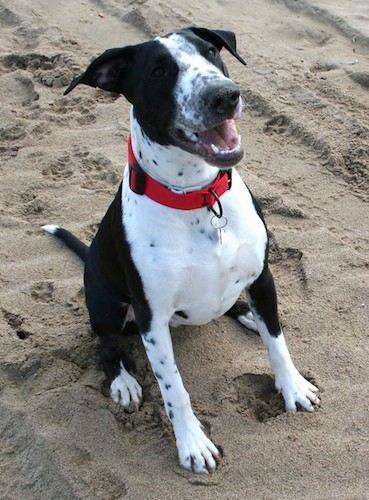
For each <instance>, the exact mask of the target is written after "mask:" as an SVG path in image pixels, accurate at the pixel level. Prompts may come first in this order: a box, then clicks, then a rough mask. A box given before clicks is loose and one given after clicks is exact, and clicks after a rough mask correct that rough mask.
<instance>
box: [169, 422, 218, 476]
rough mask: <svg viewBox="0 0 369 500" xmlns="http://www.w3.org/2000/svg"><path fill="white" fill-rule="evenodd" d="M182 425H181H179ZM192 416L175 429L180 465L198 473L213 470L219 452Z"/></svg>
mask: <svg viewBox="0 0 369 500" xmlns="http://www.w3.org/2000/svg"><path fill="white" fill-rule="evenodd" d="M181 427H182V426H181ZM201 427H202V426H201V423H200V422H199V421H198V420H197V418H196V417H193V419H192V421H191V423H190V424H189V423H187V422H186V425H185V426H183V427H182V428H180V429H178V428H177V429H176V431H175V432H176V439H177V448H178V455H179V463H180V465H181V467H183V468H184V469H187V470H189V471H193V472H197V473H200V474H207V473H208V472H213V471H214V470H215V469H216V467H217V462H219V460H220V452H219V450H218V449H217V447H216V446H215V445H214V444H213V443H212V442H211V441H210V439H209V438H208V437H207V436H206V434H205V433H204V431H203V430H202V428H201Z"/></svg>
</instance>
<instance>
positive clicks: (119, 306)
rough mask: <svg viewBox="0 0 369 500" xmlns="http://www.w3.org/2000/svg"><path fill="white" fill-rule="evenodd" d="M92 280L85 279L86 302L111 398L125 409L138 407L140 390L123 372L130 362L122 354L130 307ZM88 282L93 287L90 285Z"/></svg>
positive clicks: (127, 357)
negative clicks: (97, 340)
mask: <svg viewBox="0 0 369 500" xmlns="http://www.w3.org/2000/svg"><path fill="white" fill-rule="evenodd" d="M94 278H95V277H93V278H92V279H90V280H89V279H85V283H86V303H87V307H88V310H89V313H90V322H91V326H92V329H93V331H94V332H95V333H96V334H97V335H98V336H99V339H100V358H101V363H102V366H103V370H104V372H105V375H106V377H107V379H108V383H109V385H110V395H111V398H112V399H113V401H115V402H116V403H120V404H121V405H122V406H123V407H125V408H126V407H128V406H129V405H130V404H131V403H133V404H134V405H136V406H138V405H139V404H140V403H141V401H142V389H141V386H140V384H139V383H138V382H137V381H136V379H135V378H134V377H133V376H132V375H131V374H130V373H129V372H128V371H127V368H130V365H131V364H132V363H131V362H130V359H129V356H127V354H126V353H125V337H126V334H125V332H124V327H125V324H126V321H131V320H132V319H133V318H132V317H131V315H130V311H131V307H130V306H129V304H127V303H125V302H122V301H119V300H118V299H117V298H116V297H113V296H112V295H111V294H109V292H108V291H107V290H106V289H104V288H103V287H102V286H100V285H96V281H95V279H94ZM91 281H92V282H93V283H94V285H95V286H93V287H92V286H91Z"/></svg>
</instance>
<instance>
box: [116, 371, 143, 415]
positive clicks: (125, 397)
mask: <svg viewBox="0 0 369 500" xmlns="http://www.w3.org/2000/svg"><path fill="white" fill-rule="evenodd" d="M110 394H111V397H112V400H113V401H114V402H115V403H119V404H121V405H122V406H123V407H124V408H128V406H129V405H130V404H131V403H133V404H134V405H135V406H137V407H138V406H139V405H140V403H141V401H142V388H141V386H140V384H139V383H138V382H137V380H136V379H135V378H134V377H132V375H130V374H129V373H128V372H127V370H126V369H125V368H124V366H123V364H122V363H121V369H120V373H119V375H118V376H117V377H116V378H115V379H114V380H113V382H112V383H111V385H110Z"/></svg>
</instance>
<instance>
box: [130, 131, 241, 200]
mask: <svg viewBox="0 0 369 500" xmlns="http://www.w3.org/2000/svg"><path fill="white" fill-rule="evenodd" d="M128 167H129V187H130V188H131V189H132V191H133V192H135V193H137V194H141V195H145V196H148V197H149V198H151V199H152V200H154V201H156V202H157V203H160V204H161V205H164V206H166V207H170V208H177V209H179V210H194V209H196V208H203V207H212V206H213V205H214V204H215V203H216V201H219V198H220V197H221V196H222V194H224V193H225V192H226V191H228V190H229V189H230V188H231V185H232V169H229V170H220V171H219V174H218V175H217V178H216V179H215V181H214V182H213V184H211V185H210V186H207V187H206V188H204V189H199V190H198V191H192V192H190V193H180V192H174V191H172V190H171V189H169V188H167V187H166V186H164V185H163V184H160V182H158V181H156V180H155V179H153V178H152V177H150V176H149V175H148V174H146V172H144V171H143V170H142V168H141V167H140V166H139V164H138V161H137V160H136V158H135V156H134V153H133V149H132V141H131V136H129V137H128Z"/></svg>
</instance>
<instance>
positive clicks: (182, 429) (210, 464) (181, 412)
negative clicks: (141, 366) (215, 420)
mask: <svg viewBox="0 0 369 500" xmlns="http://www.w3.org/2000/svg"><path fill="white" fill-rule="evenodd" d="M142 339H143V343H144V346H145V350H146V353H147V356H148V358H149V361H150V363H151V367H152V370H153V372H154V374H155V377H156V379H157V381H158V383H159V386H160V390H161V393H162V396H163V399H164V404H165V410H166V412H167V415H168V417H169V419H170V421H171V422H172V425H173V429H174V434H175V437H176V442H177V448H178V454H179V462H180V465H181V466H182V467H184V468H185V469H188V470H193V471H194V472H202V473H204V472H205V473H206V472H208V471H213V470H214V469H215V468H216V461H217V460H218V459H219V458H220V453H219V451H218V450H217V448H216V447H215V446H214V444H213V443H212V442H211V441H210V439H209V438H208V437H207V436H206V435H205V433H204V432H203V430H202V426H201V423H200V422H199V420H198V419H197V418H196V417H195V415H194V413H193V410H192V407H191V402H190V397H189V395H188V392H187V391H186V389H185V388H184V385H183V382H182V378H181V375H180V373H179V371H178V368H177V365H176V361H175V358H174V353H173V346H172V339H171V336H170V330H169V325H168V323H166V325H165V326H164V325H163V321H162V320H161V321H160V320H159V321H156V322H155V320H153V321H152V322H151V328H150V330H149V331H148V332H147V333H146V334H144V335H142Z"/></svg>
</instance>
